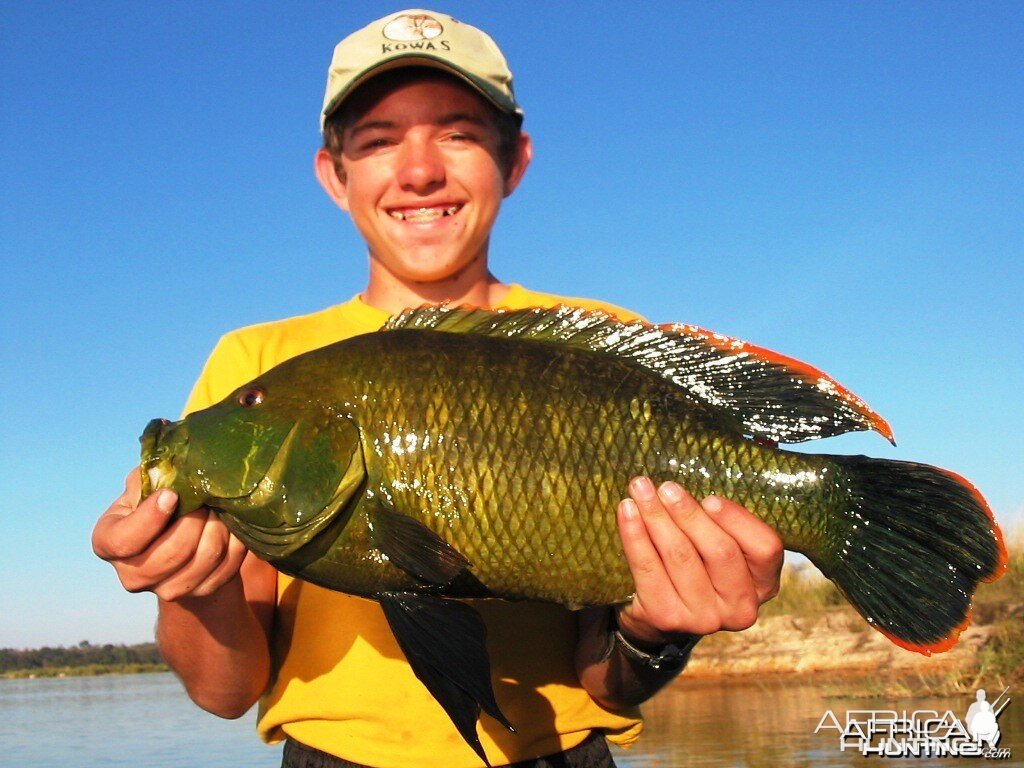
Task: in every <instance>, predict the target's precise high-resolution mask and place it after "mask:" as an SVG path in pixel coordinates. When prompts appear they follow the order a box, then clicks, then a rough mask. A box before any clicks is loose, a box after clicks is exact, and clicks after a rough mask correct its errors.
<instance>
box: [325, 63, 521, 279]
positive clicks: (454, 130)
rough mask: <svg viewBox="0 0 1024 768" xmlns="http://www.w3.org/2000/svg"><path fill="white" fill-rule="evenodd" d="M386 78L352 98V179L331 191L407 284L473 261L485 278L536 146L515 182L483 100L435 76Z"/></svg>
mask: <svg viewBox="0 0 1024 768" xmlns="http://www.w3.org/2000/svg"><path fill="white" fill-rule="evenodd" d="M384 82H385V85H384V86H383V87H381V86H375V85H374V83H373V81H371V82H370V83H368V84H367V85H365V86H363V88H362V89H361V90H360V92H357V94H355V95H354V96H353V106H354V107H355V110H354V112H353V114H354V119H353V120H352V121H351V123H350V125H349V126H348V127H346V129H345V132H344V141H343V152H342V168H343V170H344V174H343V178H342V179H338V180H337V184H335V185H334V189H333V191H332V190H331V189H328V191H329V192H331V193H332V197H334V199H335V200H336V202H337V203H338V204H339V205H340V206H341V207H342V208H344V209H345V210H346V211H348V212H349V214H350V215H351V216H352V220H353V221H354V222H355V225H356V227H357V228H358V229H359V232H360V234H362V236H363V238H364V239H365V240H366V243H367V245H368V246H369V249H370V258H371V260H372V261H374V262H375V265H374V266H376V267H381V268H383V269H385V270H387V271H388V272H390V273H391V274H392V275H394V276H395V277H396V278H398V279H399V280H402V281H403V282H406V281H411V282H435V281H438V280H443V279H445V278H451V277H456V276H458V275H459V274H460V273H461V272H463V270H465V269H466V268H467V267H469V266H470V265H476V266H478V267H482V274H486V258H487V246H488V240H489V238H490V234H491V228H492V227H493V226H494V221H495V219H496V218H497V215H498V209H499V207H500V205H501V201H502V199H503V198H504V197H505V196H506V195H508V194H510V193H511V192H512V190H513V189H514V188H515V186H516V184H517V183H518V181H519V179H520V178H521V176H522V173H523V171H524V170H525V169H526V164H527V163H528V161H529V144H528V140H527V139H525V137H524V138H523V140H522V141H521V142H520V144H521V146H520V147H519V151H518V152H517V160H516V162H515V163H514V164H513V167H512V169H511V172H510V173H509V174H508V176H507V177H506V176H505V175H504V174H503V173H502V170H501V168H500V166H499V162H498V142H499V138H498V131H497V128H496V127H495V125H494V122H493V118H492V116H491V111H490V108H489V107H488V105H487V104H486V102H484V100H483V98H482V97H480V96H478V95H477V94H476V93H475V92H474V91H472V90H470V89H469V88H468V87H465V86H462V85H461V84H459V83H458V82H457V81H455V80H453V79H451V78H448V77H444V76H436V75H433V74H431V73H424V75H423V76H422V77H419V76H417V77H413V78H407V79H405V80H399V81H398V82H397V83H393V84H391V85H387V79H385V80H384ZM318 162H319V161H318ZM332 175H333V174H332ZM325 186H327V185H326V184H325Z"/></svg>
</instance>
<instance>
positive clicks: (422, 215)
mask: <svg viewBox="0 0 1024 768" xmlns="http://www.w3.org/2000/svg"><path fill="white" fill-rule="evenodd" d="M458 210H459V206H458V205H450V206H448V207H447V208H419V209H417V210H415V211H404V212H403V211H391V212H390V213H391V217H392V218H395V219H398V220H399V221H413V222H421V221H434V220H435V219H439V218H441V217H442V216H451V215H453V214H454V213H455V212H456V211H458Z"/></svg>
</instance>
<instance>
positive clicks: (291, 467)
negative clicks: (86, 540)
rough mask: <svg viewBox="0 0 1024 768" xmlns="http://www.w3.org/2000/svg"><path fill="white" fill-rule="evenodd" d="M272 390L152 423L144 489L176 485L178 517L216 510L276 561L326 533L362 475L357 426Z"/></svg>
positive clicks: (145, 444)
mask: <svg viewBox="0 0 1024 768" xmlns="http://www.w3.org/2000/svg"><path fill="white" fill-rule="evenodd" d="M272 389H277V388H276V387H273V388H272V387H263V388H261V389H259V390H254V389H253V385H247V386H246V387H242V388H241V389H239V390H236V392H234V393H232V394H231V395H229V396H228V397H227V398H225V399H224V400H222V401H221V402H219V403H217V404H216V405H213V406H211V407H209V408H206V409H205V410H202V411H197V412H195V413H192V414H189V415H188V416H186V417H185V418H184V419H182V420H181V421H179V422H175V423H173V424H172V423H169V422H166V421H163V420H154V421H152V422H150V424H149V426H147V428H146V431H145V432H144V434H143V436H142V438H141V441H142V464H141V468H142V476H143V493H144V495H148V494H149V493H150V492H152V491H153V490H156V489H157V488H171V489H172V490H174V491H175V492H177V493H178V496H179V506H178V514H179V515H181V514H185V513H187V512H190V511H191V510H193V509H196V508H197V507H199V506H207V507H209V508H210V509H212V510H214V511H216V512H218V513H219V515H220V519H221V520H222V521H223V522H224V523H225V525H227V526H228V528H229V529H230V530H231V532H232V533H234V534H235V535H236V536H237V537H238V538H239V539H241V540H242V542H243V543H245V545H246V546H247V547H249V548H250V549H252V550H254V551H255V552H256V553H257V554H258V555H259V556H260V557H262V558H263V559H266V560H271V561H272V560H275V559H277V558H280V557H285V556H287V555H289V554H291V553H293V552H294V551H295V550H297V549H298V548H300V547H301V546H302V545H303V544H305V543H307V542H309V541H310V540H311V539H312V538H313V537H314V536H316V535H317V534H318V533H320V532H321V531H323V530H324V528H325V527H327V525H328V524H329V523H330V522H331V521H332V520H334V518H335V517H336V516H337V515H338V513H339V512H341V511H342V510H344V509H345V508H346V505H347V503H348V501H349V500H350V499H351V498H352V495H353V494H354V493H355V492H356V491H357V490H359V488H360V487H361V485H362V483H363V478H364V475H365V470H364V466H363V460H362V451H361V449H360V444H359V431H358V428H357V427H356V426H355V424H353V423H352V422H351V421H350V420H349V419H348V418H345V417H344V416H341V415H338V414H327V413H325V412H324V411H323V409H321V408H318V407H317V405H316V403H311V402H309V401H306V402H300V401H295V400H291V399H290V398H289V395H288V393H287V391H286V390H285V389H284V388H281V389H277V392H275V393H273V394H275V395H276V397H271V396H270V394H268V392H270V390H272ZM264 390H266V392H265V391H264ZM252 391H258V392H259V394H260V397H259V398H258V399H253V398H247V397H246V395H247V393H251V392H252ZM264 396H265V398H266V402H264Z"/></svg>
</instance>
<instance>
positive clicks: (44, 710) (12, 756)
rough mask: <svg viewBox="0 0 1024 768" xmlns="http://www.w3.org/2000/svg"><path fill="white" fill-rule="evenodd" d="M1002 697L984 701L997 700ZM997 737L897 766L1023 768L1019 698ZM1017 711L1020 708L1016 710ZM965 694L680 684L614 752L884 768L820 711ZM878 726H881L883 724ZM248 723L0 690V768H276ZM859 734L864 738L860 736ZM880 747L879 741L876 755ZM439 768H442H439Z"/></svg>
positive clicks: (276, 752) (166, 708)
mask: <svg viewBox="0 0 1024 768" xmlns="http://www.w3.org/2000/svg"><path fill="white" fill-rule="evenodd" d="M998 695H999V691H998V690H993V691H990V692H989V698H990V699H995V698H996V696H998ZM1007 697H1009V698H1010V699H1011V703H1010V704H1009V705H1008V706H1007V707H1006V708H1005V709H1004V710H1003V711H1002V713H1001V715H1000V716H999V719H998V725H999V727H1000V729H1001V732H1002V737H1001V739H1000V741H999V742H998V745H997V746H998V748H999V749H1008V750H1010V757H1009V758H1008V759H1000V760H986V759H981V758H965V757H958V758H944V759H922V758H916V759H913V760H910V761H902V762H900V763H898V764H899V765H908V764H909V765H913V766H915V768H916V767H918V766H920V768H935V767H936V766H943V767H944V768H945V767H948V768H954V767H958V768H969V766H971V765H984V764H989V765H1024V691H1017V692H1014V691H1010V692H1009V693H1008V694H1007V695H1006V696H1004V698H1003V701H1005V700H1006V698H1007ZM1012 699H1016V700H1012ZM973 701H974V696H973V695H970V694H965V695H960V696H953V697H942V698H928V697H921V698H914V699H908V700H900V701H888V700H882V699H872V700H858V699H854V698H851V697H847V696H831V697H827V696H824V695H822V694H821V693H820V692H818V691H817V689H815V688H814V687H811V686H806V685H803V686H795V685H792V684H779V683H773V684H770V685H769V684H763V685H752V684H736V683H734V682H729V683H718V684H715V685H709V684H700V685H696V684H689V683H685V682H680V683H678V684H676V685H674V686H673V687H671V688H669V689H668V690H667V691H664V692H662V693H661V694H659V695H658V696H657V697H656V698H655V699H654V700H653V701H652V702H650V703H649V704H648V705H647V706H646V707H645V710H644V711H645V715H646V719H647V730H646V732H645V734H644V736H643V737H642V738H641V739H640V742H639V743H638V744H637V746H636V747H635V748H633V749H630V750H627V751H623V750H618V749H616V750H615V759H616V762H617V763H618V765H619V766H620V768H677V767H678V768H682V767H684V766H686V767H689V766H693V767H695V768H696V767H697V766H729V767H730V768H731V767H733V766H737V767H738V766H750V767H751V768H761V767H762V766H763V767H764V768H768V767H769V766H772V767H773V768H774V767H775V766H796V767H797V768H802V767H804V766H806V767H807V768H812V767H814V768H816V767H817V766H826V767H828V766H849V765H861V764H869V763H868V761H870V762H871V763H873V764H874V765H876V766H878V765H882V766H884V765H886V764H887V763H890V762H891V761H890V760H880V759H879V758H878V757H872V758H865V757H862V756H861V755H860V754H859V753H856V752H854V751H853V749H852V747H851V748H849V749H847V751H845V752H841V751H840V750H839V734H838V733H837V731H836V730H835V729H834V728H832V729H823V730H821V731H820V732H819V733H815V732H814V731H815V727H816V726H818V724H819V723H820V722H821V719H822V717H823V716H824V715H825V713H826V712H827V711H832V713H833V714H834V715H835V716H836V720H837V722H841V723H844V724H845V722H846V718H847V715H848V714H851V715H852V717H853V719H854V720H856V721H857V722H861V723H863V722H864V721H865V720H866V719H867V718H868V715H867V714H864V713H863V712H862V713H861V714H852V713H853V711H854V710H875V709H877V710H886V709H888V710H897V711H899V713H900V714H902V712H903V710H907V711H908V712H912V711H914V710H925V709H928V710H935V711H936V712H937V713H938V717H940V718H941V717H942V716H943V715H944V714H945V712H946V711H947V710H950V711H952V712H953V714H954V715H955V716H956V717H958V718H960V719H961V720H962V719H963V718H964V717H965V715H966V712H967V707H968V705H969V704H971V703H972V702H973ZM882 717H883V718H884V717H885V716H884V715H883V716H882ZM254 722H255V714H254V712H250V713H249V714H248V715H247V716H246V717H244V718H242V719H240V720H237V721H224V720H220V719H218V718H216V717H213V716H212V715H207V714H206V713H204V712H202V711H200V710H199V709H197V708H196V707H195V706H193V705H192V704H191V702H189V700H188V699H187V697H186V696H185V694H184V693H183V692H182V689H181V687H180V685H179V684H178V682H177V680H176V679H175V678H174V677H173V676H172V675H170V674H151V675H107V676H101V677H68V678H39V679H35V680H0V766H11V768H14V767H15V766H17V767H18V768H119V767H120V766H124V767H125V768H239V767H240V766H251V767H252V768H259V767H261V766H265V767H266V768H275V767H276V766H278V765H280V759H281V758H280V752H281V751H280V747H268V746H266V745H264V744H261V743H260V741H259V739H257V738H256V735H255V731H254V727H255V726H254ZM862 727H863V726H862ZM877 741H878V738H877V736H876V738H875V739H874V743H876V744H877ZM441 768H443V767H441Z"/></svg>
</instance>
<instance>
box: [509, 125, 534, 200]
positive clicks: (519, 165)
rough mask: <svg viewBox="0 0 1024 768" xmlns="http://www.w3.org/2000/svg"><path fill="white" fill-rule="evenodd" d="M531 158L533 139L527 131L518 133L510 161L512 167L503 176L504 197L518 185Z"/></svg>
mask: <svg viewBox="0 0 1024 768" xmlns="http://www.w3.org/2000/svg"><path fill="white" fill-rule="evenodd" d="M532 159H533V141H531V139H530V135H529V134H528V133H520V134H519V140H518V141H516V156H515V160H514V161H513V162H512V167H511V168H510V169H509V172H508V175H507V176H506V177H505V197H508V196H509V195H511V194H512V193H513V192H514V191H515V189H516V187H518V186H519V182H520V181H522V178H523V174H524V173H526V169H527V168H528V167H529V165H530V161H531V160H532Z"/></svg>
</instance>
